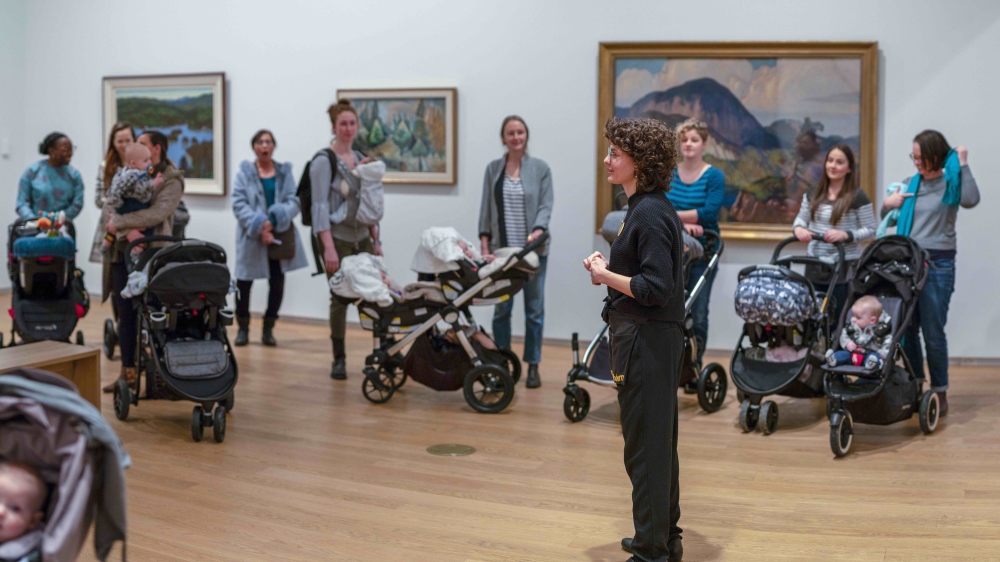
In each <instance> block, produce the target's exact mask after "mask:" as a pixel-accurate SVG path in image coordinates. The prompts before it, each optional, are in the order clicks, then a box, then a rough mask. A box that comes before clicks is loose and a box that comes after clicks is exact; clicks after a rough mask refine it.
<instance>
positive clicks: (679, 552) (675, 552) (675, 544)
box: [622, 537, 684, 562]
mask: <svg viewBox="0 0 1000 562" xmlns="http://www.w3.org/2000/svg"><path fill="white" fill-rule="evenodd" d="M622 550H624V551H625V552H627V553H629V554H632V537H625V538H624V539H622ZM683 559H684V545H683V544H682V543H681V538H680V537H675V538H672V539H670V540H668V541H667V560H668V562H681V561H682V560H683Z"/></svg>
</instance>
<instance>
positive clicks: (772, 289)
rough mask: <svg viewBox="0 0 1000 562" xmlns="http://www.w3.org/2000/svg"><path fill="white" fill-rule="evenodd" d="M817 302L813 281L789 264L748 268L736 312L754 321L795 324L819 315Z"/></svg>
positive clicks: (739, 288) (738, 287)
mask: <svg viewBox="0 0 1000 562" xmlns="http://www.w3.org/2000/svg"><path fill="white" fill-rule="evenodd" d="M816 301H817V299H816V293H815V291H814V290H813V286H812V283H810V282H809V280H808V279H806V278H805V277H804V276H803V275H801V274H799V273H797V272H795V271H792V270H790V269H788V268H787V267H782V266H776V265H760V266H751V267H748V268H746V269H744V270H743V271H741V272H740V276H739V282H738V283H737V285H736V299H735V307H736V314H737V315H738V316H739V317H740V318H742V319H743V321H744V322H748V323H751V324H763V325H766V326H794V325H795V324H798V323H800V322H805V321H807V320H810V319H812V318H815V317H816V315H817V314H819V305H818V303H817V302H816Z"/></svg>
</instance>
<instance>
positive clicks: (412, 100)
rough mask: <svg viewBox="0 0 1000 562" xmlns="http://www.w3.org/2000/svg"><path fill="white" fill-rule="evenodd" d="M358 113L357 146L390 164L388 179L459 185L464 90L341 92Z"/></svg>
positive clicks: (387, 166)
mask: <svg viewBox="0 0 1000 562" xmlns="http://www.w3.org/2000/svg"><path fill="white" fill-rule="evenodd" d="M337 99H338V100H341V99H349V100H351V103H352V105H354V108H355V109H356V110H357V112H358V135H357V136H356V137H355V139H354V148H355V149H356V150H360V151H361V152H363V153H364V154H366V155H368V156H371V157H373V158H377V159H379V160H382V161H383V162H385V164H386V173H385V177H384V178H383V179H382V181H383V183H400V184H425V185H426V184H437V185H442V184H443V185H455V183H456V182H457V181H458V90H457V89H456V88H392V89H368V90H355V89H352V90H337Z"/></svg>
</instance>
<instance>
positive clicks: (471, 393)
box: [464, 363, 514, 414]
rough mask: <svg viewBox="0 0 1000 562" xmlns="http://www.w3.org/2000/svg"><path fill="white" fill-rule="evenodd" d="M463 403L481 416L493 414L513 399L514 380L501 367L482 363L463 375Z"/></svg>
mask: <svg viewBox="0 0 1000 562" xmlns="http://www.w3.org/2000/svg"><path fill="white" fill-rule="evenodd" d="M464 391H465V401H466V402H468V403H469V406H472V408H473V409H474V410H476V411H477V412H480V413H483V414H495V413H497V412H500V411H502V410H503V409H504V408H506V407H507V406H508V405H509V404H510V401H511V400H513V399H514V378H513V377H511V376H510V373H508V372H507V371H506V369H504V368H503V367H500V366H498V365H494V364H492V363H483V364H482V365H480V366H478V367H473V368H472V369H471V370H470V371H469V372H468V373H467V374H466V375H465V385H464Z"/></svg>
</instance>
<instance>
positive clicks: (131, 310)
mask: <svg viewBox="0 0 1000 562" xmlns="http://www.w3.org/2000/svg"><path fill="white" fill-rule="evenodd" d="M127 283H128V268H127V266H126V264H125V262H124V261H121V262H118V263H112V264H111V287H112V291H111V302H112V305H113V306H114V309H115V311H116V312H117V314H118V345H119V346H121V352H122V367H135V354H136V346H138V345H139V315H138V313H137V312H136V310H135V305H134V303H133V301H132V299H126V298H124V297H122V290H123V289H124V288H125V285H126V284H127Z"/></svg>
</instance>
